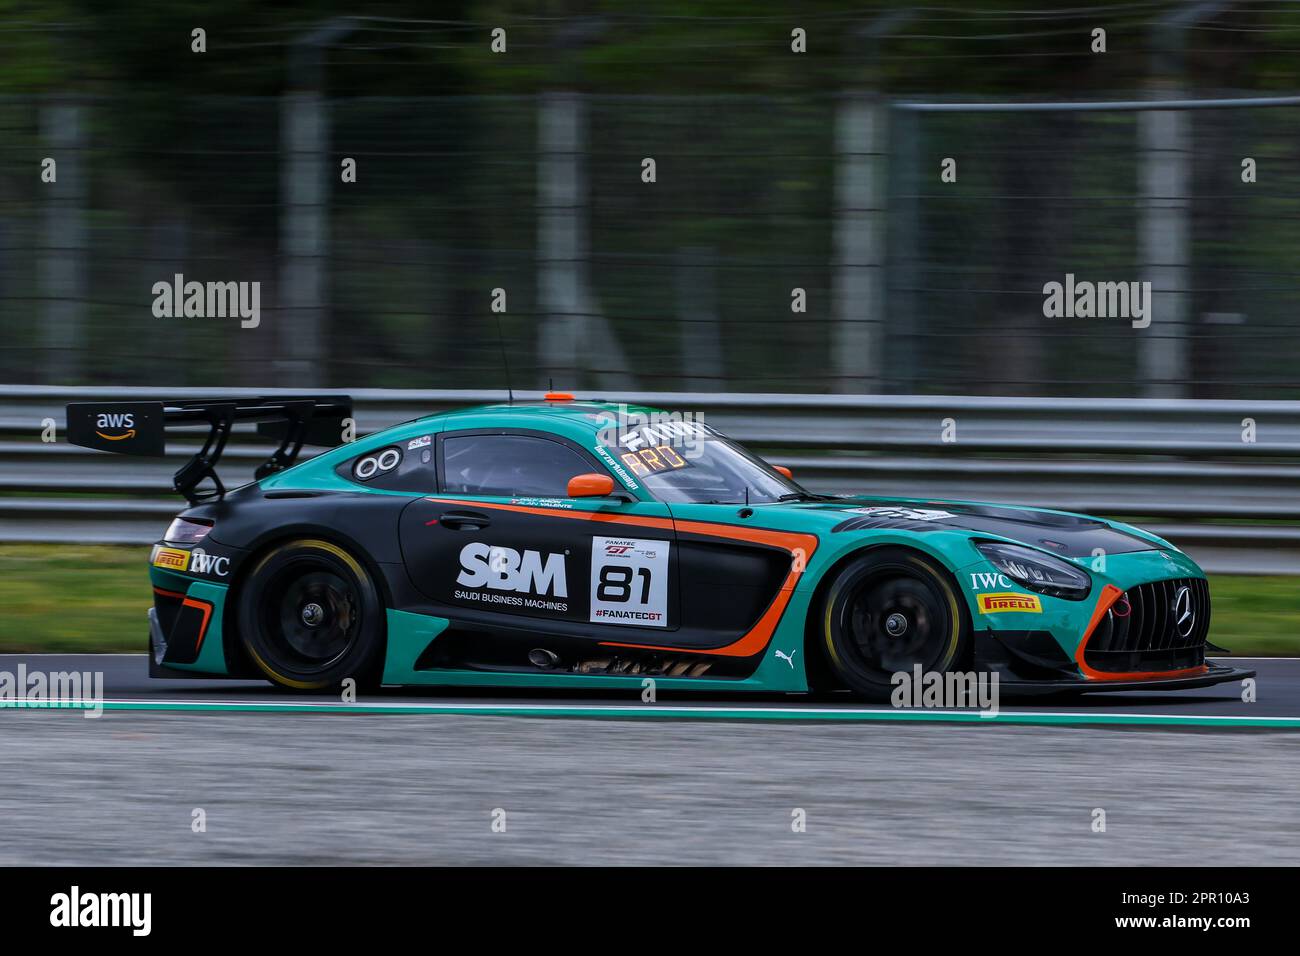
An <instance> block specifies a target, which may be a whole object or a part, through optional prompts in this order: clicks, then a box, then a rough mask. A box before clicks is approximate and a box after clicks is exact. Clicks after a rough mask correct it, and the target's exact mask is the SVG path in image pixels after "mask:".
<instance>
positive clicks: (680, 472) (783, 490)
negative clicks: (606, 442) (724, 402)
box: [610, 425, 812, 504]
mask: <svg viewBox="0 0 1300 956" xmlns="http://www.w3.org/2000/svg"><path fill="white" fill-rule="evenodd" d="M693 431H694V434H692V435H690V436H689V437H687V438H685V439H684V440H683V438H682V436H677V437H676V438H674V439H673V440H671V441H659V442H656V441H655V440H654V438H655V437H656V436H653V435H652V436H650V439H651V440H649V441H639V440H637V438H636V437H630V436H626V435H625V436H623V438H622V439H621V442H620V444H621V445H622V447H620V448H611V449H610V451H611V452H613V453H614V456H615V458H616V459H617V461H618V462H619V463H620V464H622V465H623V467H624V468H625V469H627V471H628V472H629V473H630V474H631V475H633V476H634V477H635V478H636V480H637V481H640V482H641V483H642V484H644V485H645V487H646V488H647V490H649V492H650V493H651V494H652V495H654V496H655V497H656V498H657V499H659V500H660V501H663V502H666V503H668V504H672V503H679V504H686V503H693V504H744V503H745V502H746V501H748V502H749V503H750V504H758V503H762V502H770V501H785V500H792V499H795V498H802V497H805V496H806V497H812V496H810V495H808V494H807V492H805V491H804V490H803V489H802V488H801V487H799V485H798V484H796V483H795V482H793V481H791V480H790V479H789V478H787V477H785V476H784V475H783V474H781V473H780V472H779V471H776V470H775V469H774V468H772V466H771V465H769V464H767V462H765V461H762V460H761V459H759V458H756V457H754V456H753V455H751V454H750V453H749V452H747V451H746V450H745V449H744V448H742V447H741V446H740V445H738V444H736V443H735V442H734V441H732V440H731V439H730V438H726V437H724V436H722V435H720V434H718V433H717V432H716V431H714V430H713V429H711V428H709V427H708V426H704V425H696V426H694V429H693Z"/></svg>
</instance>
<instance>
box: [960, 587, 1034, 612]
mask: <svg viewBox="0 0 1300 956" xmlns="http://www.w3.org/2000/svg"><path fill="white" fill-rule="evenodd" d="M976 597H977V598H978V599H979V608H980V613H981V614H1001V613H1003V612H1004V611H1019V612H1020V613H1022V614H1042V613H1043V602H1042V601H1040V600H1038V598H1037V597H1035V596H1034V595H1032V594H1012V593H1011V592H999V593H997V594H978V595H976Z"/></svg>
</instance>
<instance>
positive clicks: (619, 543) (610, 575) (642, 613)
mask: <svg viewBox="0 0 1300 956" xmlns="http://www.w3.org/2000/svg"><path fill="white" fill-rule="evenodd" d="M669 546H670V545H669V542H667V541H652V540H640V539H636V538H599V537H598V538H592V539H591V620H592V621H593V622H596V623H599V624H636V625H640V626H641V627H667V626H668V548H669Z"/></svg>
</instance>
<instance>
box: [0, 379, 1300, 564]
mask: <svg viewBox="0 0 1300 956" xmlns="http://www.w3.org/2000/svg"><path fill="white" fill-rule="evenodd" d="M249 391H250V390H248V389H170V390H161V389H144V388H114V389H106V388H89V387H87V388H46V387H40V386H8V387H0V541H61V542H121V543H136V542H140V543H143V542H147V541H152V540H154V539H155V538H156V537H157V532H158V529H159V528H160V527H161V526H162V525H163V523H164V522H165V521H166V520H167V518H168V517H169V516H170V515H172V514H174V513H175V512H176V511H178V510H180V508H181V507H182V504H183V503H182V502H181V501H180V500H179V499H178V498H177V497H176V496H175V495H173V494H171V493H170V491H169V488H170V481H171V473H172V472H173V471H174V470H175V469H176V468H177V467H178V466H179V465H180V464H181V463H182V462H183V461H184V459H185V457H187V454H186V452H185V450H184V443H183V442H173V443H172V444H173V445H174V446H176V447H173V448H172V453H171V454H170V455H169V457H168V459H166V460H162V461H159V460H151V459H134V458H122V457H118V456H113V455H108V454H105V453H102V452H97V451H93V450H89V449H82V448H77V447H75V446H72V445H68V444H67V443H66V442H64V441H63V440H62V438H63V406H64V404H65V403H66V402H69V401H75V400H86V399H109V398H121V399H146V398H159V397H163V396H173V397H186V396H197V395H212V396H221V395H236V394H248V392H249ZM257 391H258V392H259V393H260V394H266V395H290V394H294V391H293V390H286V389H261V390H257ZM314 391H317V392H319V391H320V390H314ZM348 394H351V395H352V397H353V399H354V402H355V408H356V418H357V431H358V434H359V435H364V434H368V433H370V432H372V431H376V430H379V429H381V428H384V427H387V426H388V425H391V424H394V423H396V422H400V421H406V420H409V419H412V418H416V417H419V416H421V415H426V414H431V413H434V412H439V411H445V410H448V409H451V408H456V407H463V406H468V405H475V404H480V403H483V402H494V401H503V400H505V398H506V394H505V392H504V391H500V390H482V391H453V390H426V391H407V390H392V389H361V390H351V391H349V392H348ZM515 394H516V398H520V399H535V398H540V397H541V395H540V393H537V392H516V393H515ZM583 397H604V398H608V399H610V400H613V401H624V402H627V403H629V404H646V405H651V406H655V407H660V408H666V409H670V410H681V411H689V412H692V413H696V414H702V415H703V416H704V418H705V420H706V421H709V422H710V423H711V424H713V425H715V426H716V427H718V428H720V429H721V430H722V431H724V432H726V433H727V434H730V435H732V436H734V437H735V438H737V439H739V440H741V441H743V442H745V443H746V444H747V445H749V446H751V447H752V448H754V449H755V450H757V451H759V452H760V453H762V454H763V455H764V456H765V457H767V458H768V459H770V460H772V461H774V462H777V463H780V464H785V465H788V466H789V467H791V468H793V469H794V470H795V472H796V475H797V476H798V478H799V479H800V481H802V482H803V483H804V484H805V485H806V486H807V487H809V488H811V489H813V490H817V491H828V492H863V493H871V494H883V495H903V496H909V497H924V498H971V499H977V500H984V501H1006V502H1019V503H1023V504H1029V505H1041V506H1045V507H1054V508H1062V509H1065V510H1071V511H1084V512H1088V513H1093V514H1102V515H1107V516H1114V517H1119V518H1123V519H1134V520H1136V521H1138V522H1140V523H1142V524H1143V525H1145V526H1146V527H1149V528H1151V529H1152V530H1153V531H1156V532H1157V533H1159V534H1163V535H1164V536H1166V537H1169V538H1171V539H1173V540H1175V541H1176V542H1177V543H1178V544H1179V545H1180V546H1184V547H1186V549H1187V551H1188V552H1189V553H1190V554H1191V555H1192V556H1193V557H1195V558H1197V559H1198V560H1199V561H1201V563H1202V564H1203V565H1204V566H1205V567H1206V568H1207V569H1209V570H1211V571H1220V572H1241V573H1279V574H1292V573H1300V402H1286V401H1273V402H1249V401H1246V402H1237V401H1189V400H1177V399H1087V400H1077V399H1052V398H1046V399H1044V398H1035V399H1030V398H971V397H958V396H916V395H869V396H845V395H788V394H713V393H695V392H675V393H672V392H636V393H625V394H617V395H615V394H610V395H605V396H586V395H584V396H583ZM46 419H53V420H54V421H55V422H56V423H57V425H58V436H59V440H58V441H55V442H52V443H45V442H42V441H41V431H42V422H43V421H44V420H46ZM1250 423H1253V430H1254V434H1253V438H1254V440H1253V441H1247V440H1245V437H1246V430H1247V427H1248V425H1249V424H1250ZM250 433H251V429H242V428H241V429H237V430H236V435H235V438H234V439H233V440H232V443H231V446H230V448H229V449H228V451H227V453H226V456H225V458H224V459H223V468H222V475H223V477H224V478H226V480H227V484H228V485H230V486H232V487H233V486H234V485H235V484H237V483H240V482H242V481H246V480H250V479H251V477H252V471H253V468H254V467H256V465H257V464H258V463H259V462H260V461H262V460H263V459H264V458H265V455H266V453H267V451H268V449H267V447H266V444H265V440H264V439H261V440H258V441H257V442H256V443H255V444H254V443H252V442H250V441H249V440H248V439H249V438H250ZM197 437H198V436H197V434H196V440H197Z"/></svg>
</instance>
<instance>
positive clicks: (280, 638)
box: [239, 539, 384, 690]
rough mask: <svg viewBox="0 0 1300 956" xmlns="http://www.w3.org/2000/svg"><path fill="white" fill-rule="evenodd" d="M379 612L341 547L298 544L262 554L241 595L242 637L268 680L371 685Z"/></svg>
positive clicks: (306, 686)
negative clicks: (348, 682) (347, 680)
mask: <svg viewBox="0 0 1300 956" xmlns="http://www.w3.org/2000/svg"><path fill="white" fill-rule="evenodd" d="M383 614H384V607H383V602H382V600H381V599H380V597H379V592H378V591H377V590H376V588H375V584H374V582H373V581H372V580H371V578H370V575H369V574H368V573H367V572H366V570H365V568H364V567H362V566H361V564H360V562H358V561H357V560H356V558H354V557H353V556H352V555H350V554H349V553H348V552H347V551H345V550H343V549H342V548H340V547H338V546H336V545H334V544H332V543H330V542H328V541H321V540H316V539H298V540H295V541H289V542H286V543H284V544H281V545H278V546H277V547H274V548H272V549H271V550H270V551H268V552H267V553H266V554H264V555H262V556H261V558H260V559H258V560H257V562H256V564H255V565H254V566H253V569H252V571H251V572H250V573H249V575H248V577H247V578H246V579H245V581H244V584H243V586H242V588H241V592H240V613H239V635H240V639H241V641H242V642H243V645H244V649H245V650H246V651H247V652H248V656H249V658H250V659H251V660H252V661H253V663H254V664H255V665H256V666H257V668H258V669H259V670H260V671H261V672H262V673H263V674H265V675H266V677H267V679H269V680H270V681H272V682H273V683H276V684H279V685H280V686H282V687H289V688H293V689H295V690H323V689H327V688H332V687H338V686H340V685H341V684H342V683H343V681H344V680H346V679H347V678H349V677H350V678H353V679H354V680H356V681H357V683H358V685H367V684H372V683H373V682H374V679H375V677H376V675H377V674H378V671H379V668H380V667H381V665H382V656H383V638H384V625H383V620H384V618H383Z"/></svg>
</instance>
